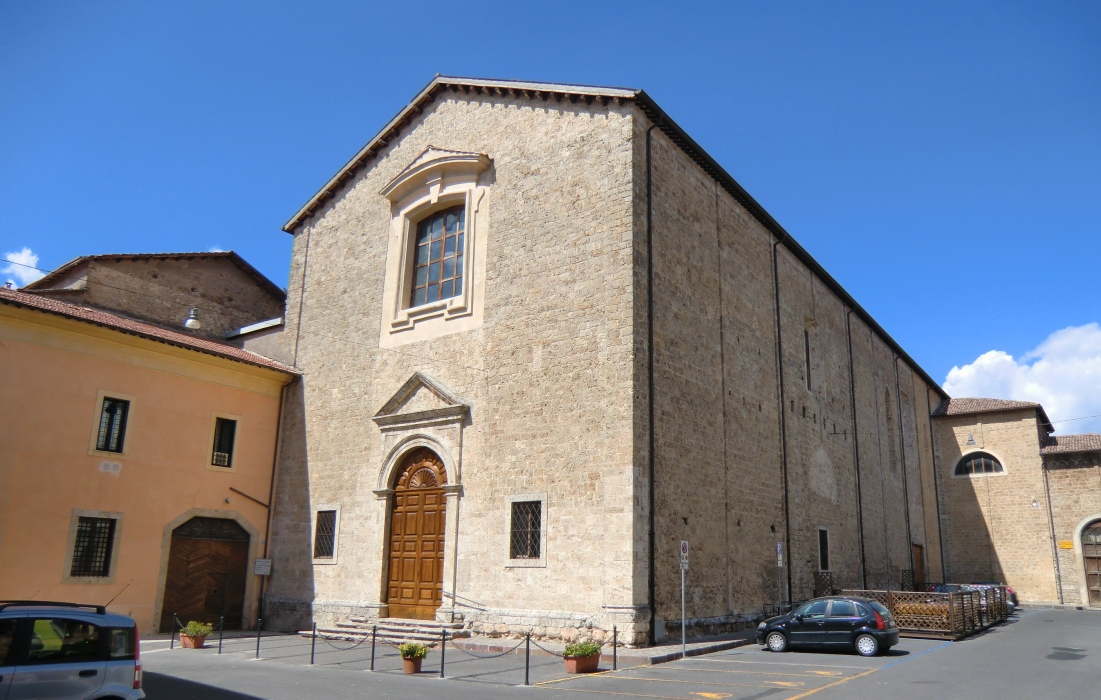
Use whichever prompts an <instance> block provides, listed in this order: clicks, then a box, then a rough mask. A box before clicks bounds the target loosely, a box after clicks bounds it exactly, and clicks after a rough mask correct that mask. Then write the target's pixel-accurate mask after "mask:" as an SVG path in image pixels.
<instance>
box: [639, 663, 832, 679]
mask: <svg viewBox="0 0 1101 700" xmlns="http://www.w3.org/2000/svg"><path fill="white" fill-rule="evenodd" d="M651 670H653V671H682V672H683V671H687V670H689V669H685V668H677V667H673V668H669V667H666V666H654V667H653V668H652V669H651ZM703 673H746V674H751V675H757V676H785V677H786V676H796V677H798V678H823V677H825V678H832V677H836V676H840V675H842V672H841V671H817V672H815V671H811V672H810V673H797V672H795V671H732V670H729V669H725V668H709V669H707V670H706V671H703Z"/></svg>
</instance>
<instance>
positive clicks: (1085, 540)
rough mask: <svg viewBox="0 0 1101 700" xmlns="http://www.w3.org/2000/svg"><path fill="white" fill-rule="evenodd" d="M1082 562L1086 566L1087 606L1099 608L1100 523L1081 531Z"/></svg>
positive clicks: (1100, 566) (1100, 600)
mask: <svg viewBox="0 0 1101 700" xmlns="http://www.w3.org/2000/svg"><path fill="white" fill-rule="evenodd" d="M1082 560H1083V562H1084V563H1085V565H1086V590H1087V591H1088V594H1089V605H1092V606H1101V522H1096V523H1092V524H1091V525H1090V526H1089V527H1087V528H1086V529H1085V530H1082Z"/></svg>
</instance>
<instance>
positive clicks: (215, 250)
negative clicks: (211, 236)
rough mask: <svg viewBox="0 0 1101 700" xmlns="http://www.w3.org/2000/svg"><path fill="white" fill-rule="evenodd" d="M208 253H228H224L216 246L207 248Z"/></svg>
mask: <svg viewBox="0 0 1101 700" xmlns="http://www.w3.org/2000/svg"><path fill="white" fill-rule="evenodd" d="M206 252H208V253H224V252H226V251H224V250H223V249H221V248H219V247H218V246H216V245H214V246H210V247H209V248H207V249H206Z"/></svg>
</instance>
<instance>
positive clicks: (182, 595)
mask: <svg viewBox="0 0 1101 700" xmlns="http://www.w3.org/2000/svg"><path fill="white" fill-rule="evenodd" d="M248 545H249V534H248V533H247V532H246V531H245V529H244V528H242V527H241V526H240V525H238V524H237V522H236V521H235V520H228V519H226V518H192V519H191V520H188V521H187V522H186V523H184V524H183V525H180V526H179V527H177V528H176V529H175V530H173V531H172V545H171V547H170V549H169V550H168V575H167V576H166V577H165V581H164V604H163V605H162V606H161V620H160V628H161V632H171V631H172V615H173V614H176V615H177V616H178V617H179V619H180V622H181V623H182V624H185V625H186V624H187V623H188V622H190V621H191V620H195V621H197V622H209V623H211V624H217V622H218V619H219V618H220V617H221V616H222V615H225V629H227V630H229V629H232V630H236V629H241V617H242V615H243V614H244V607H245V583H246V576H247V573H248Z"/></svg>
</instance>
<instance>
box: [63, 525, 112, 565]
mask: <svg viewBox="0 0 1101 700" xmlns="http://www.w3.org/2000/svg"><path fill="white" fill-rule="evenodd" d="M115 523H116V520H115V519H114V518H85V517H81V518H80V519H79V520H78V521H77V526H76V542H75V544H74V547H73V565H72V568H71V569H70V572H69V575H70V576H100V577H105V576H109V575H110V574H111V571H110V569H111V550H112V548H113V547H114V546H115Z"/></svg>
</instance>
